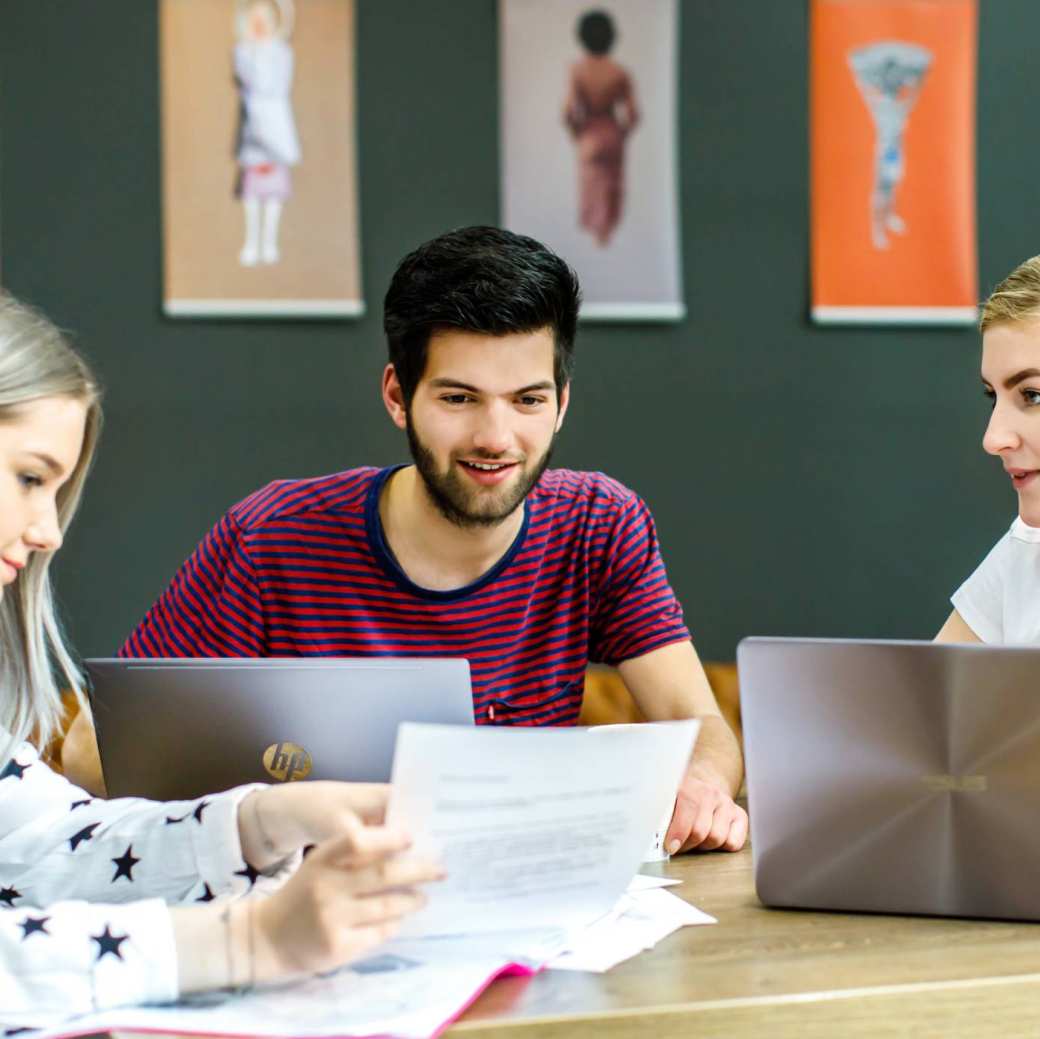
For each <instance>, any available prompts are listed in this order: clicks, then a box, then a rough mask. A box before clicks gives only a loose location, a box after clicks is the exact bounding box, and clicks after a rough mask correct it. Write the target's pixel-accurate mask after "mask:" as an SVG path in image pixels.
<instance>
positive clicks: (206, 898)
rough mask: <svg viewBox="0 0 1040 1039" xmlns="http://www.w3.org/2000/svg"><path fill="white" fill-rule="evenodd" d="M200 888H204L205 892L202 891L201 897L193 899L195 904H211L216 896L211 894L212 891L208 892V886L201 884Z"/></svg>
mask: <svg viewBox="0 0 1040 1039" xmlns="http://www.w3.org/2000/svg"><path fill="white" fill-rule="evenodd" d="M202 886H203V887H204V888H205V889H206V890H205V891H203V892H202V894H201V895H199V897H198V898H196V899H195V901H196V902H212V901H213V899H214V898H215V897H216V896H215V895H214V894H213V892H212V891H210V889H209V884H203V885H202Z"/></svg>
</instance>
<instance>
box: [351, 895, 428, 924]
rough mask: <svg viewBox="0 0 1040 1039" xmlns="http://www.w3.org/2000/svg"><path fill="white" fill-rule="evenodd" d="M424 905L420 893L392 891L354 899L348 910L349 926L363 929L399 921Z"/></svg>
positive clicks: (424, 900) (423, 897)
mask: <svg viewBox="0 0 1040 1039" xmlns="http://www.w3.org/2000/svg"><path fill="white" fill-rule="evenodd" d="M424 905H426V896H425V895H424V894H423V893H422V892H421V891H392V892H388V893H385V894H381V895H369V896H368V897H366V898H355V899H354V901H353V904H352V905H351V908H350V915H351V926H353V927H365V926H367V925H369V924H379V923H384V922H392V921H396V920H400V919H401V917H403V916H408V914H409V913H414V912H415V911H416V910H418V909H422V907H423V906H424Z"/></svg>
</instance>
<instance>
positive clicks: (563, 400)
mask: <svg viewBox="0 0 1040 1039" xmlns="http://www.w3.org/2000/svg"><path fill="white" fill-rule="evenodd" d="M570 402H571V383H570V379H568V380H567V381H566V382H565V383H564V384H563V389H562V390H560V411H559V414H558V415H557V416H556V430H555V432H557V433H559V432H560V427H561V426H562V425H563V416H564V415H566V414H567V408H568V406H569V405H570Z"/></svg>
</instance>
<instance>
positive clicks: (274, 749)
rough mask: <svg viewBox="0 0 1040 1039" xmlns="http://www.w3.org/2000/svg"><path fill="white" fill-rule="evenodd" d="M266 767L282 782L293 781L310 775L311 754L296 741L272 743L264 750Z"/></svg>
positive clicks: (270, 773) (269, 772)
mask: <svg viewBox="0 0 1040 1039" xmlns="http://www.w3.org/2000/svg"><path fill="white" fill-rule="evenodd" d="M264 768H265V769H267V773H268V775H270V776H272V777H273V778H274V779H277V780H278V781H279V782H280V783H291V782H292V781H293V780H294V779H306V778H307V777H308V776H309V775H310V773H311V756H310V754H308V753H307V751H305V750H304V749H303V747H301V746H299V745H298V744H296V743H272V744H271V746H270V747H268V748H267V750H265V751H264Z"/></svg>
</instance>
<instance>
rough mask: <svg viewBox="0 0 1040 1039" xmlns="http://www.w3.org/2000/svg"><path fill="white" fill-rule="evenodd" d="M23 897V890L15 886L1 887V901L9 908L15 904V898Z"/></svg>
mask: <svg viewBox="0 0 1040 1039" xmlns="http://www.w3.org/2000/svg"><path fill="white" fill-rule="evenodd" d="M21 897H22V893H21V891H15V889H14V888H13V887H0V902H3V903H4V905H6V906H7V908H8V909H10V908H11V907H12V906H13V905H14V900H15V899H16V898H21Z"/></svg>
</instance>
